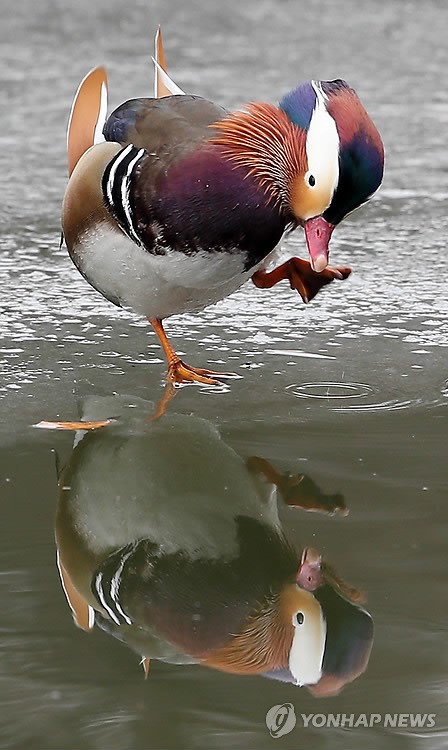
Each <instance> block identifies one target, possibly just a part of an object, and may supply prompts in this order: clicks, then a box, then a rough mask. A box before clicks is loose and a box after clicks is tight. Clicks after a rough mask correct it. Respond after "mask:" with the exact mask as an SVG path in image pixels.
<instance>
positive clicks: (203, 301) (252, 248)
mask: <svg viewBox="0 0 448 750" xmlns="http://www.w3.org/2000/svg"><path fill="white" fill-rule="evenodd" d="M154 62H155V66H156V85H155V92H154V93H155V96H154V98H152V99H151V98H141V99H130V100H128V101H126V102H125V103H124V104H122V105H121V106H119V107H118V108H117V109H116V110H115V111H114V112H113V113H112V114H111V115H110V116H109V117H108V118H107V119H106V110H107V79H106V73H105V70H104V69H103V68H97V69H95V70H93V71H92V72H91V73H90V74H88V75H87V76H86V78H85V79H84V80H83V82H82V83H81V85H80V87H79V89H78V92H77V95H76V97H75V100H74V103H73V107H72V112H71V116H70V121H69V128H68V160H69V173H70V179H69V182H68V186H67V189H66V192H65V197H64V202H63V211H62V227H63V235H64V237H65V240H66V244H67V247H68V250H69V254H70V256H71V258H72V260H73V262H74V263H75V265H76V267H77V268H78V270H79V271H80V273H81V274H82V276H84V278H85V279H86V280H87V281H88V282H89V283H90V284H91V285H92V286H93V287H94V288H95V289H97V290H98V291H99V292H100V293H101V294H102V295H103V296H104V297H106V299H108V300H109V301H110V302H113V303H114V304H116V305H118V306H121V307H125V308H129V309H131V310H133V311H134V312H136V313H137V314H139V315H142V316H145V317H146V318H148V320H149V321H150V323H151V324H152V326H153V328H154V330H155V331H156V333H157V335H158V337H159V339H160V342H161V344H162V347H163V349H164V352H165V355H166V357H167V360H168V380H169V381H171V382H173V383H182V382H189V381H190V382H191V381H195V382H200V383H216V382H217V381H216V380H215V377H214V375H218V376H219V373H215V374H214V373H211V372H210V371H207V370H203V369H196V368H194V367H190V366H188V365H186V364H184V363H183V362H182V361H181V360H180V358H179V356H178V355H177V354H176V353H175V351H174V349H173V347H172V346H171V344H170V343H169V341H168V339H167V336H166V334H165V331H164V329H163V325H162V320H163V319H164V318H167V317H169V316H171V315H177V314H181V313H188V312H195V311H198V310H202V309H203V308H205V307H207V306H208V305H212V304H214V303H216V302H218V301H219V300H221V299H223V298H224V297H226V296H227V295H229V294H231V293H232V292H234V291H235V290H236V289H238V288H239V287H240V286H241V285H242V284H244V282H246V281H247V280H248V279H250V278H252V280H253V282H254V283H255V284H256V285H257V286H258V287H260V288H268V287H272V286H273V285H274V284H276V283H278V282H279V281H281V280H282V279H288V280H289V282H290V284H291V286H292V288H294V289H297V291H298V292H299V293H300V294H301V296H302V298H303V300H304V301H305V302H307V301H309V300H310V299H311V298H312V297H314V296H315V294H316V293H317V292H318V291H319V289H320V288H321V287H322V286H324V285H326V284H328V283H330V282H331V281H332V280H333V279H335V278H337V279H343V278H346V277H347V276H348V275H349V273H350V269H349V268H339V269H338V268H333V267H331V266H329V265H328V252H329V251H328V244H329V241H330V237H331V234H332V232H333V230H334V228H335V226H337V225H338V224H339V223H340V222H341V221H342V219H343V218H344V217H345V216H346V215H347V214H349V213H350V212H351V211H353V210H354V209H356V208H358V207H359V206H360V205H361V204H363V203H365V202H366V201H368V200H369V198H370V197H371V196H372V195H373V194H374V193H375V191H376V190H377V189H378V187H379V185H380V183H381V181H382V175H383V161H384V152H383V145H382V141H381V137H380V135H379V133H378V130H377V129H376V127H375V125H374V124H373V122H372V120H371V119H370V117H369V115H368V114H367V112H366V110H365V109H364V107H363V105H362V104H361V102H360V100H359V98H358V96H357V94H356V93H355V91H354V90H353V89H352V88H351V87H350V86H349V85H348V84H347V83H346V82H345V81H342V80H334V81H319V80H313V81H308V82H307V83H303V84H301V85H299V86H298V87H297V88H295V89H293V90H292V91H291V92H289V93H288V94H286V95H285V96H284V97H283V98H282V99H281V101H280V104H279V105H278V106H274V105H272V104H266V103H260V102H255V103H252V104H248V105H247V106H246V107H245V108H244V109H243V110H242V111H236V112H231V113H229V112H227V111H226V110H225V109H223V107H221V106H219V105H217V104H213V103H212V102H210V101H207V100H206V99H203V98H201V97H199V96H187V95H185V94H183V92H182V91H181V89H179V88H178V87H177V85H176V84H175V83H174V82H173V81H172V80H171V79H170V78H169V76H168V74H167V73H166V61H165V55H164V52H163V46H162V38H161V35H160V31H159V32H158V34H157V37H156V59H155V60H154ZM299 226H300V227H303V228H304V230H305V236H306V242H307V245H308V250H309V255H310V260H311V263H308V262H306V261H304V260H301V259H300V258H291V259H290V260H289V261H287V262H286V263H283V264H281V265H280V266H278V267H277V268H274V270H273V271H270V272H268V271H267V270H266V268H267V266H268V264H270V263H271V262H272V260H273V257H274V256H275V250H276V248H277V247H278V245H279V243H280V240H281V239H282V236H283V235H284V233H285V232H286V231H289V230H292V229H294V228H296V227H299Z"/></svg>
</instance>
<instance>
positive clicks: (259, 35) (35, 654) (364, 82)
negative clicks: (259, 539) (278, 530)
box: [0, 0, 448, 750]
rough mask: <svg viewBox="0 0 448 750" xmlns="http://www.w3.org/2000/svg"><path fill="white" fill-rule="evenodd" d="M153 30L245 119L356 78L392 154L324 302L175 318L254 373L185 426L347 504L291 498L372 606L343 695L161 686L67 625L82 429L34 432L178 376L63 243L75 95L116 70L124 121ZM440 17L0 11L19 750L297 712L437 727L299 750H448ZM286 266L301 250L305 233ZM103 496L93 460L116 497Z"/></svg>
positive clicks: (2, 284) (186, 737)
mask: <svg viewBox="0 0 448 750" xmlns="http://www.w3.org/2000/svg"><path fill="white" fill-rule="evenodd" d="M159 21H160V22H161V23H162V24H163V25H164V29H165V39H166V47H167V54H168V58H169V62H170V64H171V70H172V72H173V75H174V77H175V78H176V79H177V80H178V82H179V84H180V85H181V86H182V87H183V88H184V89H185V90H187V91H194V92H196V93H200V94H202V95H204V96H208V97H210V98H213V99H215V100H216V101H219V102H221V103H223V104H224V105H226V106H229V107H232V106H238V105H239V104H240V103H242V102H244V101H247V100H253V99H265V100H268V101H276V100H277V99H278V98H279V97H280V95H281V94H282V93H283V92H284V91H286V90H287V89H288V88H290V87H292V86H293V85H294V84H295V83H296V82H297V81H298V80H304V79H307V78H311V77H313V76H314V77H319V78H335V77H344V78H347V80H349V81H350V83H352V85H354V86H355V88H356V89H357V90H358V92H359V93H360V95H361V97H362V99H363V101H364V102H365V103H366V105H367V107H368V109H369V111H370V112H371V113H372V115H373V116H374V119H375V121H376V123H377V124H378V126H379V128H380V130H381V132H382V134H383V136H384V141H385V144H386V151H387V172H386V178H385V182H384V186H383V188H382V190H381V191H380V193H379V195H378V196H377V197H375V199H374V200H373V201H372V202H371V204H370V205H369V206H368V207H366V208H364V209H363V210H361V211H360V212H358V213H356V214H354V215H353V217H351V218H350V219H348V220H347V221H345V222H344V223H343V224H342V226H341V227H340V228H339V229H338V230H337V232H335V235H334V239H333V241H332V262H333V263H334V264H339V265H344V264H348V265H351V266H352V267H353V269H354V273H353V274H352V276H351V277H350V279H349V280H347V281H346V282H342V283H334V284H333V285H332V286H331V287H330V288H329V289H327V290H325V291H324V292H323V293H321V294H320V295H319V296H318V298H317V299H316V300H315V301H313V302H312V303H311V304H310V305H308V306H307V307H305V306H303V305H302V303H301V301H300V299H299V297H298V296H296V295H295V294H294V293H292V292H291V290H289V288H288V287H287V285H286V284H285V285H283V286H279V287H277V288H274V289H273V290H268V291H261V290H257V289H255V287H252V286H250V285H248V286H247V287H245V288H243V289H241V290H240V291H239V292H238V293H236V294H235V295H233V296H232V297H230V298H228V299H227V300H224V301H223V302H221V303H220V304H218V305H217V306H216V307H214V308H213V309H211V310H207V311H205V312H204V313H202V314H201V315H195V316H184V317H181V318H176V319H173V320H172V321H169V322H168V324H167V330H168V332H169V333H170V334H171V337H172V341H173V343H174V344H175V345H176V346H177V347H178V349H179V350H180V351H181V352H182V353H184V354H185V355H186V358H187V360H188V361H191V362H192V363H194V364H197V365H199V366H201V365H203V366H211V367H212V368H214V367H217V369H231V370H233V371H234V372H236V373H237V374H239V375H241V376H242V378H241V379H238V380H235V381H232V382H231V383H229V385H226V386H224V387H223V388H221V389H212V388H207V387H188V388H183V389H181V390H180V391H179V392H178V393H177V394H176V396H175V398H174V400H173V401H172V402H171V403H170V405H169V411H170V414H173V415H175V414H179V415H185V418H187V417H188V415H192V416H191V419H192V420H194V419H197V418H199V419H202V420H205V421H206V422H207V423H208V424H209V425H211V428H213V429H214V428H216V429H217V430H218V431H219V435H220V436H221V439H222V441H223V445H225V446H227V447H228V448H229V449H230V450H231V451H233V452H234V453H235V454H236V455H237V456H240V457H242V458H247V457H249V456H261V457H264V458H265V459H267V460H269V461H270V462H272V464H273V465H275V466H276V467H277V468H278V470H279V471H281V472H291V473H299V474H304V475H305V476H306V478H307V481H310V482H314V483H315V485H317V486H318V487H319V488H320V491H321V492H322V493H324V494H326V495H334V494H336V493H337V494H338V495H342V496H343V498H344V501H345V503H346V505H347V507H348V508H349V511H350V512H349V515H348V516H347V517H338V516H334V517H325V516H321V515H317V514H309V513H304V512H303V511H301V510H300V509H299V508H297V507H286V506H284V505H282V504H281V503H280V504H279V513H280V517H281V521H282V525H283V528H284V530H285V532H286V533H287V536H288V538H289V539H290V540H291V541H292V542H294V544H296V545H297V546H298V547H303V546H304V545H312V546H313V547H316V548H317V549H319V551H321V552H322V553H323V554H324V555H325V557H326V558H327V559H328V560H330V561H331V563H332V564H333V565H334V567H335V568H336V569H337V570H338V572H340V574H341V575H342V576H343V577H346V578H347V579H348V580H349V581H350V582H351V583H353V584H354V585H356V586H359V587H360V588H361V589H363V590H364V591H365V592H366V593H367V595H368V604H367V606H368V609H369V611H370V612H371V614H372V617H373V620H374V624H375V639H374V647H373V651H372V656H371V658H370V662H369V666H368V669H367V671H366V673H365V674H364V675H362V676H360V677H359V678H358V679H357V680H356V681H355V682H353V683H352V684H351V685H349V686H347V687H346V688H345V690H343V691H342V692H341V693H340V695H339V696H337V697H334V698H330V697H327V698H322V699H320V700H317V699H315V698H313V697H312V696H311V695H310V694H309V693H308V691H306V690H305V689H299V688H295V687H293V686H291V685H287V684H283V683H280V682H274V681H270V680H265V679H263V678H260V677H258V678H257V677H238V676H235V675H228V674H223V673H219V672H217V671H212V670H207V669H205V668H203V667H199V666H194V665H183V666H179V665H173V664H166V663H162V662H157V661H155V662H153V667H152V669H151V676H150V679H149V680H148V682H145V681H144V680H143V679H142V676H141V673H140V670H139V666H138V658H137V657H136V655H135V654H133V653H132V651H131V650H130V649H128V648H124V647H123V646H122V645H120V644H119V643H118V641H116V640H115V639H113V638H111V637H109V636H108V635H106V634H104V633H102V632H99V631H98V632H96V631H95V632H94V633H92V634H86V633H83V632H81V631H79V630H77V629H76V628H74V626H73V624H72V620H71V616H70V612H69V610H68V608H67V605H66V602H65V599H64V596H63V593H62V590H61V587H60V583H59V579H58V574H57V571H56V566H55V546H54V540H53V525H54V514H55V509H56V504H57V497H58V492H57V476H56V469H55V452H56V453H57V454H58V463H59V465H60V466H61V465H62V466H64V465H67V464H68V465H70V461H71V460H72V459H71V456H72V436H70V435H68V434H61V433H54V432H51V433H49V432H44V431H37V430H33V429H32V428H31V425H32V424H34V423H36V422H38V421H40V420H42V419H45V420H54V419H63V420H68V419H77V418H78V416H79V413H80V409H81V408H82V404H83V403H84V401H85V399H86V397H90V396H95V397H96V398H97V397H109V396H111V395H113V394H119V395H121V396H124V397H125V398H126V399H128V401H129V402H130V403H132V400H133V399H134V400H135V399H138V398H140V399H143V400H144V403H146V402H156V401H157V400H158V399H159V398H160V397H161V396H162V394H163V388H164V385H163V377H164V371H165V365H164V363H163V360H162V357H161V353H160V349H159V346H158V344H157V342H156V340H155V337H154V335H153V334H152V333H151V332H150V331H148V328H147V325H146V324H145V323H144V322H143V321H140V320H137V319H136V318H134V317H133V316H131V315H129V314H128V313H126V312H120V311H117V310H116V309H115V308H113V307H112V306H110V305H109V304H108V303H106V302H105V301H104V300H103V299H102V298H100V297H99V296H98V295H97V294H96V293H95V292H94V291H93V290H92V289H90V288H89V287H88V286H87V285H86V284H85V282H84V281H83V280H82V279H81V277H79V275H78V274H77V271H76V270H75V269H74V268H73V267H72V265H71V263H70V261H69V260H68V258H67V256H66V253H65V250H64V249H61V250H59V249H58V242H59V210H60V200H61V196H62V194H63V190H64V186H65V181H66V166H65V151H64V138H65V123H66V119H67V113H68V110H69V107H70V103H71V100H72V96H73V91H74V90H75V88H76V86H77V84H78V82H79V80H80V78H81V77H82V76H83V75H84V74H85V72H86V70H87V69H88V68H89V67H92V66H93V65H95V64H98V63H100V62H104V63H105V64H106V65H107V66H108V69H109V73H110V87H111V100H112V101H111V104H112V106H115V105H117V104H118V103H119V102H120V101H122V100H123V99H125V98H127V97H129V96H139V95H145V94H146V93H148V92H149V90H150V86H151V79H152V74H151V69H150V63H149V55H150V51H151V45H152V42H151V34H152V33H153V30H154V28H155V25H156V24H157V23H158V22H159ZM447 22H448V8H447V6H446V3H445V2H444V1H443V0H428V2H426V3H418V2H416V0H409V1H408V2H398V1H395V2H389V3H381V2H376V3H373V2H364V3H356V2H354V0H332V1H331V2H330V0H319V1H318V2H313V3H308V4H299V3H297V2H292V0H291V1H289V0H284V1H282V2H280V1H279V2H273V0H262V1H258V2H255V0H248V1H246V2H245V3H236V2H233V0H232V1H231V2H228V3H225V4H221V6H220V7H219V8H218V7H217V6H216V7H214V5H213V4H209V5H205V4H203V3H202V2H199V0H192V1H191V2H189V3H188V4H187V3H185V4H184V3H181V2H177V1H176V2H172V3H170V4H168V3H161V2H158V0H157V2H154V3H152V4H148V3H146V2H140V0H132V1H131V2H130V3H128V4H127V5H126V7H125V6H124V5H123V4H122V3H118V2H115V0H112V1H111V0H108V2H106V1H105V0H97V1H96V2H95V3H87V2H84V1H82V2H78V3H76V4H72V3H68V2H64V1H63V0H55V1H54V2H50V0H42V2H39V3H34V2H31V0H18V1H17V2H15V3H14V4H12V5H10V6H8V8H6V7H5V8H4V9H3V10H2V23H1V25H0V37H1V47H0V59H1V61H2V65H1V66H0V79H1V85H2V90H3V92H4V101H5V103H4V105H3V107H2V128H1V132H0V160H1V165H2V168H1V170H0V190H1V195H2V211H1V215H0V222H1V235H0V249H1V257H0V288H1V292H2V293H1V300H0V306H1V309H2V318H1V329H0V330H1V338H0V363H1V370H2V376H1V378H0V414H1V423H0V444H1V453H0V467H1V468H0V486H1V488H2V506H3V516H2V524H1V531H0V538H1V542H2V543H1V552H0V560H1V577H0V585H1V586H2V604H3V606H2V612H3V616H2V634H1V636H0V647H1V650H2V659H1V662H0V665H1V666H0V681H1V687H2V691H1V694H2V712H1V714H2V718H1V720H0V737H1V744H2V746H4V747H30V746H31V745H33V746H35V747H45V748H53V747H54V748H60V747H64V748H72V747H73V748H77V747H80V746H82V747H84V748H120V749H121V748H128V747H129V748H141V749H142V750H146V748H148V747H151V748H160V747H161V748H178V747H185V748H196V747H198V748H199V747H212V748H218V747H232V748H240V747H243V746H244V747H248V748H268V747H271V746H272V744H273V743H275V742H276V741H277V740H274V739H273V738H271V737H270V735H269V733H268V732H267V730H266V726H265V715H266V712H267V710H268V709H269V708H270V707H271V706H273V705H275V704H283V703H285V702H292V703H293V704H294V706H295V709H296V714H298V715H299V716H300V714H301V713H302V712H303V713H306V714H310V713H312V712H313V713H324V714H328V713H341V712H345V713H354V714H356V715H358V714H362V713H366V714H371V713H380V714H385V713H434V714H436V715H437V718H436V723H435V726H434V727H432V728H428V727H427V728H423V729H418V730H417V729H410V728H409V727H408V728H398V727H397V728H395V729H394V728H390V727H389V728H387V727H386V728H384V727H383V726H382V725H375V726H374V727H372V728H363V727H360V728H357V729H356V728H352V729H345V730H343V729H336V728H332V729H330V728H328V729H318V728H316V727H314V728H310V727H309V728H304V727H303V726H299V724H300V722H298V726H297V727H296V729H295V730H294V731H292V732H291V734H289V735H286V736H285V737H283V738H282V739H280V740H278V741H279V742H282V743H283V745H284V746H285V747H297V746H299V745H301V743H303V744H304V745H307V746H310V747H313V748H316V749H319V748H331V749H332V750H334V748H341V749H342V748H343V749H344V750H347V748H353V749H355V748H356V749H357V748H359V747H363V748H365V750H369V749H370V748H372V750H378V748H379V747H381V748H394V749H395V748H405V749H406V750H407V749H408V748H420V747H423V743H426V745H425V746H427V747H430V748H444V747H445V746H446V743H447V734H448V716H447V711H446V673H447V666H448V665H447V657H446V627H445V620H446V614H445V611H446V605H445V598H446V597H445V587H446V560H447V557H446V522H447V520H448V519H447V509H446V508H447V506H446V502H445V495H446V487H447V479H448V473H447V468H446V443H447V418H448V411H447V396H448V385H447V383H448V381H447V376H448V373H447V366H446V362H447V345H448V288H447V281H446V268H447V266H446V259H445V258H446V253H445V238H446V237H447V235H448V210H447V209H448V155H447V154H448V151H447V148H446V141H447V125H448V97H447V93H446V87H445V86H444V77H443V76H444V71H445V70H446V66H447V62H448V59H447V58H448V53H447V48H446V39H445V29H446V26H447ZM286 250H287V251H288V252H294V253H295V254H299V255H302V256H304V240H303V236H302V235H300V234H299V233H297V234H296V235H293V236H292V237H290V238H288V240H287V243H286ZM148 409H149V407H148ZM109 416H115V415H109ZM133 429H134V428H133V427H132V429H131V428H130V432H129V436H130V438H131V437H132V435H133V432H132V430H133ZM192 429H193V428H192ZM226 450H227V448H226ZM177 458H178V457H177ZM176 466H177V464H176V457H173V467H172V470H173V471H176V470H177V469H176ZM170 470H171V469H170V468H168V469H167V472H168V474H169V471H170ZM179 470H180V469H179ZM107 481H108V476H106V475H102V474H101V467H100V466H99V468H98V483H99V486H103V487H105V488H107V486H108V485H107ZM309 486H314V485H309ZM198 518H199V517H198Z"/></svg>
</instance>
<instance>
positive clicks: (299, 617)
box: [296, 612, 305, 625]
mask: <svg viewBox="0 0 448 750" xmlns="http://www.w3.org/2000/svg"><path fill="white" fill-rule="evenodd" d="M304 619H305V617H304V614H303V612H297V614H296V623H297V625H303V621H304Z"/></svg>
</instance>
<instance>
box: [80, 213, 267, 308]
mask: <svg viewBox="0 0 448 750" xmlns="http://www.w3.org/2000/svg"><path fill="white" fill-rule="evenodd" d="M74 260H75V263H76V265H77V266H78V268H79V269H80V271H81V272H82V273H83V275H85V276H86V277H87V279H88V280H89V282H90V283H91V284H92V285H93V286H94V287H95V288H96V289H98V291H100V292H101V293H103V294H104V296H106V297H109V298H111V299H116V300H117V301H119V302H120V304H121V305H122V306H123V307H127V308H130V309H132V310H134V312H136V313H138V314H140V315H144V316H145V317H147V318H166V317H168V316H170V315H176V314H179V313H185V312H195V311H197V310H202V309H203V308H204V307H207V306H208V305H213V304H215V303H216V302H218V301H219V300H221V299H223V298H224V297H227V296H228V295H229V294H232V292H234V291H236V290H237V289H238V288H239V287H240V286H242V284H244V283H245V282H246V281H247V280H248V279H249V278H250V277H251V276H252V274H253V273H254V270H255V268H252V269H250V270H249V271H247V270H244V262H245V257H244V255H243V253H241V251H238V250H236V251H235V253H229V252H221V253H210V252H206V251H202V252H201V251H200V252H197V253H196V254H194V255H188V256H187V255H184V254H183V253H181V252H178V251H174V250H173V251H169V252H168V253H167V254H166V255H152V254H151V253H149V252H146V251H145V250H144V249H143V248H141V247H139V246H138V245H136V244H135V243H134V242H132V241H131V240H130V239H129V238H128V237H126V235H124V234H122V233H121V232H117V231H114V230H113V229H112V228H111V227H110V225H108V224H102V225H100V226H99V227H98V228H97V229H96V230H95V232H91V231H89V233H88V234H86V235H84V236H82V237H81V238H80V241H79V243H78V244H77V246H76V247H75V248H74ZM267 261H268V259H265V261H264V262H263V263H265V262H267Z"/></svg>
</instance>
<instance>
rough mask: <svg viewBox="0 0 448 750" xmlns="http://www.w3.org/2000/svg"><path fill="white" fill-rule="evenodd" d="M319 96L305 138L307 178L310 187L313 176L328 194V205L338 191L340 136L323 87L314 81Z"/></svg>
mask: <svg viewBox="0 0 448 750" xmlns="http://www.w3.org/2000/svg"><path fill="white" fill-rule="evenodd" d="M312 86H313V89H314V91H315V93H316V105H315V107H314V111H313V114H312V117H311V121H310V125H309V128H308V133H307V138H306V155H307V160H308V171H307V173H306V175H305V179H306V181H307V185H308V186H309V187H313V185H310V184H309V182H308V180H309V177H310V176H312V177H314V180H315V185H316V187H318V188H319V189H321V190H326V191H327V193H328V205H330V203H331V199H332V197H333V195H334V191H335V190H336V187H337V184H338V180H339V135H338V131H337V128H336V123H335V121H334V120H333V118H332V116H331V115H330V114H329V112H328V111H327V107H326V101H327V99H328V98H327V96H326V95H325V93H324V91H323V90H322V88H321V86H320V85H319V84H318V83H316V81H312Z"/></svg>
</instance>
